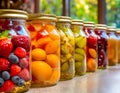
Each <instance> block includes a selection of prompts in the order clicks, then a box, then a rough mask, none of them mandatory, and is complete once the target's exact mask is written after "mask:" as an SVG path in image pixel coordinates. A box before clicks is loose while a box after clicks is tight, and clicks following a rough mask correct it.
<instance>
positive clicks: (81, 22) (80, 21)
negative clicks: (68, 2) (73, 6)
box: [72, 19, 83, 26]
mask: <svg viewBox="0 0 120 93" xmlns="http://www.w3.org/2000/svg"><path fill="white" fill-rule="evenodd" d="M72 25H82V26H83V20H79V19H73V20H72Z"/></svg>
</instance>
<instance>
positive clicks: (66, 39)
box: [57, 22, 75, 80]
mask: <svg viewBox="0 0 120 93" xmlns="http://www.w3.org/2000/svg"><path fill="white" fill-rule="evenodd" d="M57 29H58V31H59V33H60V39H61V40H60V41H61V43H60V54H61V56H60V62H61V80H68V79H72V78H73V77H74V74H75V61H74V43H75V42H74V35H73V33H72V31H71V29H70V23H67V22H64V23H63V22H57Z"/></svg>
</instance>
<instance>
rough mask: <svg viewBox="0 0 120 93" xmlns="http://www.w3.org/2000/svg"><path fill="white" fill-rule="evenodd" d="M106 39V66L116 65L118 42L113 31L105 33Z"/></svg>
mask: <svg viewBox="0 0 120 93" xmlns="http://www.w3.org/2000/svg"><path fill="white" fill-rule="evenodd" d="M107 35H108V36H109V38H108V65H109V66H112V65H116V64H117V63H118V55H117V54H118V53H117V52H118V42H117V37H116V35H115V32H114V31H107Z"/></svg>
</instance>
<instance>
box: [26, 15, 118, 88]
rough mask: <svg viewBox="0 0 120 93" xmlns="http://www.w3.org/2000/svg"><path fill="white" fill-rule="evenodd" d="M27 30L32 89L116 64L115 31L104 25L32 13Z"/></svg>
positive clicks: (116, 38)
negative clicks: (29, 38) (28, 34)
mask: <svg viewBox="0 0 120 93" xmlns="http://www.w3.org/2000/svg"><path fill="white" fill-rule="evenodd" d="M27 28H28V30H29V31H30V34H31V39H32V77H33V78H34V80H32V86H33V87H38V86H49V85H54V84H56V83H57V82H58V81H59V77H60V80H68V79H72V78H73V77H74V76H75V75H84V74H85V73H86V72H95V71H96V70H97V68H98V69H106V68H107V66H108V65H110V66H111V65H116V64H117V63H118V53H117V50H118V48H117V47H118V45H117V44H118V37H117V35H116V33H115V31H116V30H115V29H114V28H110V27H109V28H108V29H107V26H106V25H104V24H97V25H95V24H94V23H93V22H83V21H81V20H74V19H73V20H71V18H70V17H67V16H58V17H57V19H56V17H55V15H47V14H32V15H30V16H29V20H28V24H27ZM59 36H60V37H59ZM36 61H37V62H36ZM39 64H42V65H39ZM43 64H44V65H43ZM37 68H39V69H37ZM50 68H51V69H52V70H51V69H50ZM46 70H47V71H46ZM36 73H37V74H36ZM38 73H39V74H38ZM39 75H40V76H39Z"/></svg>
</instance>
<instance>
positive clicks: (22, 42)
mask: <svg viewBox="0 0 120 93" xmlns="http://www.w3.org/2000/svg"><path fill="white" fill-rule="evenodd" d="M12 43H13V45H14V47H15V48H16V47H22V48H24V49H26V50H27V51H29V50H30V38H29V37H28V36H24V35H19V36H13V37H12Z"/></svg>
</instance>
